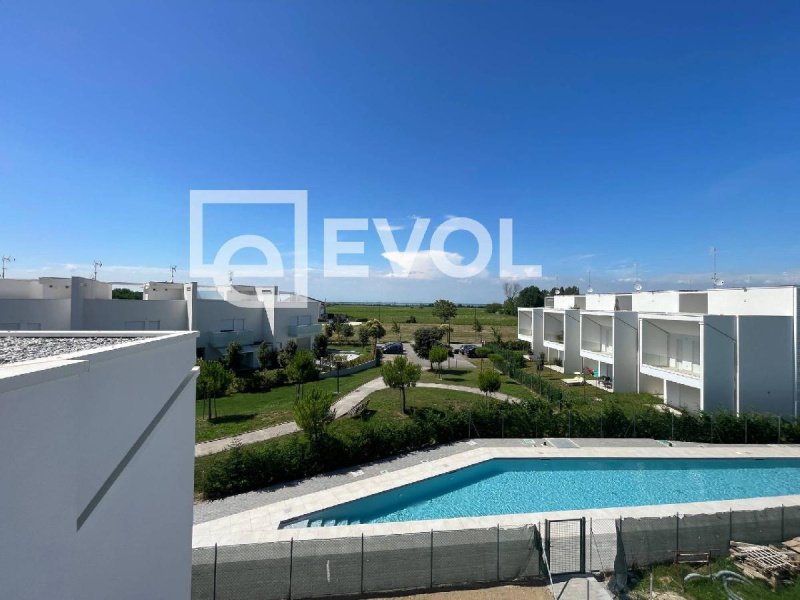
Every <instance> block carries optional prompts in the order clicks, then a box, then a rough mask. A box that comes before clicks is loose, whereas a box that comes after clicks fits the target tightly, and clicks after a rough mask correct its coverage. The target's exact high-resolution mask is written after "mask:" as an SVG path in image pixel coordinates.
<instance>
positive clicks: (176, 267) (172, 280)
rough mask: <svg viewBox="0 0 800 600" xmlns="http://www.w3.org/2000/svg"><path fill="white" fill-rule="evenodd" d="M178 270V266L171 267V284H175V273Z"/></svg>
mask: <svg viewBox="0 0 800 600" xmlns="http://www.w3.org/2000/svg"><path fill="white" fill-rule="evenodd" d="M177 270H178V266H177V265H170V266H169V282H170V283H175V271H177Z"/></svg>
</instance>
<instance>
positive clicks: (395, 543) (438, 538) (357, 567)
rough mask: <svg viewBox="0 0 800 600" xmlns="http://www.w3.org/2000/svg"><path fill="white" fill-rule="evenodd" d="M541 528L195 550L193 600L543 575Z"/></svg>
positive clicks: (352, 592) (349, 592)
mask: <svg viewBox="0 0 800 600" xmlns="http://www.w3.org/2000/svg"><path fill="white" fill-rule="evenodd" d="M541 552H542V544H541V538H540V537H539V535H538V531H537V529H536V527H535V526H533V525H531V526H525V527H516V528H503V527H500V526H497V527H492V528H489V529H465V530H451V531H435V530H434V531H430V532H421V533H406V534H397V535H374V536H373V535H370V536H361V537H349V538H334V539H311V540H290V541H282V542H268V543H264V544H247V545H238V546H218V547H212V548H195V549H194V550H193V551H192V598H193V600H249V599H254V600H255V599H256V598H258V599H259V600H281V599H295V598H318V597H326V596H356V595H359V594H367V593H378V592H380V593H385V592H398V591H408V590H423V589H430V588H437V587H452V586H459V585H471V584H478V583H489V582H495V581H496V582H508V581H520V580H525V579H531V578H538V577H540V576H542V575H543V570H542V565H541Z"/></svg>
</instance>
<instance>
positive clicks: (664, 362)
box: [642, 352, 703, 376]
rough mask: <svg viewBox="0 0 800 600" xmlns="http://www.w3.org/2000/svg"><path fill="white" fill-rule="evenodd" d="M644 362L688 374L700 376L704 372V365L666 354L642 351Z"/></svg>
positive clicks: (644, 363) (651, 365) (650, 365)
mask: <svg viewBox="0 0 800 600" xmlns="http://www.w3.org/2000/svg"><path fill="white" fill-rule="evenodd" d="M642 364H643V365H646V366H648V367H656V368H659V369H667V370H669V371H676V372H678V373H686V374H687V375H697V376H699V375H702V374H703V367H702V365H699V364H697V363H694V362H688V361H685V360H678V359H677V358H675V357H674V356H666V355H664V354H652V353H650V352H642Z"/></svg>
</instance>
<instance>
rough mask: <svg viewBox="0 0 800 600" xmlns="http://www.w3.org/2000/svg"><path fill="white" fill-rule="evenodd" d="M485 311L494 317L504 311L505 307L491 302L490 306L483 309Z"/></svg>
mask: <svg viewBox="0 0 800 600" xmlns="http://www.w3.org/2000/svg"><path fill="white" fill-rule="evenodd" d="M483 310H485V311H486V312H487V313H489V314H490V315H493V314H495V313H499V312H500V311H501V310H503V305H502V304H499V303H497V302H490V303H489V304H487V305H486V306H484V307H483Z"/></svg>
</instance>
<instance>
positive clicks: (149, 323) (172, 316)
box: [83, 300, 189, 331]
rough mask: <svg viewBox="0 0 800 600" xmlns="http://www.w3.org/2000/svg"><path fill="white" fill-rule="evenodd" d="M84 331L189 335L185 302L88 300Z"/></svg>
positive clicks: (84, 316) (85, 302) (84, 315)
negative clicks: (127, 331)
mask: <svg viewBox="0 0 800 600" xmlns="http://www.w3.org/2000/svg"><path fill="white" fill-rule="evenodd" d="M84 304H85V310H84V314H83V329H87V330H98V331H125V330H135V329H142V330H148V329H149V330H161V331H186V330H187V329H188V328H189V323H188V319H187V313H186V301H185V300H85V301H84Z"/></svg>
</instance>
